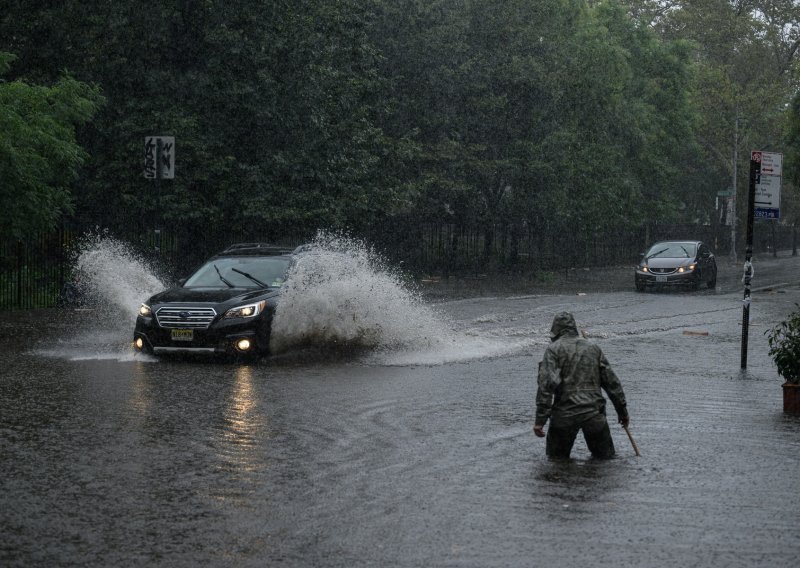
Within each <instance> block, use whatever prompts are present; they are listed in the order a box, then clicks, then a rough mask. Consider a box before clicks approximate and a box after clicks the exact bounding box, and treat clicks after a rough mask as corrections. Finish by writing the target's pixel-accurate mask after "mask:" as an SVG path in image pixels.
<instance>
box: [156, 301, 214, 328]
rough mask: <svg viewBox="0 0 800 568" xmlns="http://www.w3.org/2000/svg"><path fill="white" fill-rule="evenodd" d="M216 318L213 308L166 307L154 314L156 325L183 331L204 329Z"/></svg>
mask: <svg viewBox="0 0 800 568" xmlns="http://www.w3.org/2000/svg"><path fill="white" fill-rule="evenodd" d="M216 316H217V312H216V311H215V310H214V308H197V307H195V308H187V307H180V306H176V307H168V308H159V309H158V311H157V312H156V319H157V320H158V325H160V326H161V327H177V328H183V329H206V328H207V327H208V326H209V325H211V321H212V320H213V319H214V318H215V317H216Z"/></svg>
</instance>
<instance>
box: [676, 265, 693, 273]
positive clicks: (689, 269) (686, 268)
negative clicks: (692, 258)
mask: <svg viewBox="0 0 800 568" xmlns="http://www.w3.org/2000/svg"><path fill="white" fill-rule="evenodd" d="M696 267H697V265H696V264H690V265H688V266H681V267H680V268H678V272H691V271H692V270H694V269H695V268H696Z"/></svg>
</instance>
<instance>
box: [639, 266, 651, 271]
mask: <svg viewBox="0 0 800 568" xmlns="http://www.w3.org/2000/svg"><path fill="white" fill-rule="evenodd" d="M639 270H641V271H642V272H650V271H649V270H648V268H647V265H646V264H643V265H641V266H640V267H639Z"/></svg>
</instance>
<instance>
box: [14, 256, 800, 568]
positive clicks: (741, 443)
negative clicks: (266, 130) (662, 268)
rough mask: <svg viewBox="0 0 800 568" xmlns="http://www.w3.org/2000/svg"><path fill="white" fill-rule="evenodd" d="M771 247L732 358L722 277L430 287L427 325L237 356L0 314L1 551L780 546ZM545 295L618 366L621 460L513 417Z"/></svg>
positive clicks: (498, 562)
mask: <svg viewBox="0 0 800 568" xmlns="http://www.w3.org/2000/svg"><path fill="white" fill-rule="evenodd" d="M790 268H791V270H792V272H791V273H789V274H788V276H789V277H791V279H792V280H791V281H792V282H794V285H789V286H783V287H781V288H780V289H776V290H772V291H760V292H756V293H754V303H753V308H752V311H751V315H752V322H751V326H750V336H749V337H750V350H749V364H748V369H747V371H746V372H741V371H740V369H739V363H740V351H739V349H740V341H741V318H742V309H741V292H740V291H739V290H737V289H729V290H726V289H724V288H723V289H721V290H718V291H716V292H714V291H700V292H689V293H665V294H661V293H647V294H639V293H636V292H634V291H633V290H632V289H633V286H632V278H631V291H619V292H608V293H605V292H604V293H592V292H588V293H586V294H585V295H577V294H571V293H570V294H566V293H565V294H563V295H546V294H545V295H524V296H523V295H517V296H502V297H483V298H471V299H470V298H467V299H460V300H454V301H441V302H437V303H435V304H433V305H432V306H431V307H430V309H431V310H432V312H431V313H433V314H435V316H436V318H438V321H440V323H441V326H442V329H446V330H447V334H448V336H447V337H446V338H438V340H437V341H431V342H430V344H425V343H416V344H415V347H413V348H411V347H408V346H405V347H403V348H402V349H390V348H369V349H365V348H358V349H353V348H347V349H344V348H341V346H339V345H337V344H336V343H335V342H332V343H330V344H329V345H327V346H324V347H319V346H315V347H311V348H298V349H294V350H293V349H288V350H286V351H284V352H283V353H282V354H281V355H279V356H277V357H275V358H274V359H273V360H270V361H262V362H261V363H260V364H257V365H236V364H233V363H226V362H215V361H202V360H169V359H162V360H157V359H155V358H151V357H147V356H141V355H140V356H133V354H132V352H130V351H129V348H128V346H127V344H126V343H125V342H126V341H130V333H129V331H130V329H131V328H132V327H131V325H121V326H120V327H119V330H120V331H116V330H108V329H103V328H102V327H97V325H96V324H91V323H88V324H86V325H85V326H82V331H81V332H76V331H75V329H74V328H75V325H74V322H75V320H78V321H81V322H83V323H86V321H87V320H91V319H92V317H93V316H92V314H91V313H90V312H73V311H60V312H56V311H40V312H18V313H11V314H6V315H5V316H4V321H3V323H2V327H0V348H1V349H2V355H0V365H2V379H0V381H1V382H0V452H1V454H2V459H1V460H0V534H2V539H0V564H2V565H4V566H75V565H81V566H112V565H125V566H137V565H141V566H198V565H209V566H273V565H283V566H341V567H351V566H402V567H417V566H418V567H426V566H475V567H486V566H548V565H549V566H570V565H572V566H575V565H592V566H658V565H681V566H726V567H727V566H773V567H774V566H778V567H780V566H787V567H788V566H796V565H797V560H798V558H800V543H799V542H798V539H797V537H796V528H797V526H796V525H797V519H798V512H799V511H800V492H798V491H797V474H798V471H799V470H800V418H795V417H789V416H786V415H784V414H783V412H782V406H781V405H782V399H781V383H782V381H781V380H780V378H779V377H778V375H777V372H776V370H775V367H774V366H773V364H772V362H771V360H770V359H769V358H768V357H767V354H766V353H767V344H766V339H765V337H764V331H765V330H766V329H767V328H769V327H771V326H772V325H773V324H774V323H775V322H776V321H779V320H780V319H783V318H785V317H786V316H787V315H788V314H789V313H790V312H791V311H792V310H793V309H795V303H797V302H800V287H799V286H798V285H797V282H798V280H800V279H799V278H798V275H800V271H798V270H797V269H798V266H797V263H796V261H795V260H792V263H791V265H790ZM768 276H769V275H768V274H765V276H764V277H763V278H762V279H761V280H760V282H759V283H761V284H767V283H769V282H768V280H767V278H768ZM785 277H786V274H781V278H778V280H781V281H784V280H785ZM134 307H135V306H134ZM560 310H569V311H572V312H573V313H574V314H575V317H576V320H577V322H578V325H579V327H580V328H581V329H582V330H583V331H584V332H585V333H586V335H587V336H588V337H589V338H590V339H592V340H594V341H597V342H598V343H599V344H600V345H601V347H602V348H603V350H604V351H605V353H606V355H607V357H608V359H609V360H610V362H611V364H612V366H613V367H614V369H615V370H616V372H617V374H618V375H619V377H620V379H621V381H622V383H623V386H624V388H625V391H626V395H627V398H628V407H629V410H630V413H631V432H632V434H633V435H634V437H635V438H636V442H637V443H638V445H639V448H640V449H641V452H642V456H641V457H638V458H637V457H636V456H635V455H634V452H633V450H632V448H631V445H630V444H629V442H628V440H627V437H626V436H625V433H624V431H623V430H622V429H621V428H620V427H618V426H616V425H613V426H612V434H613V436H614V442H615V444H616V448H617V458H616V459H614V460H611V461H608V462H596V461H593V460H591V459H589V452H588V450H587V449H586V445H585V443H584V441H583V439H582V438H581V437H580V436H579V438H578V441H577V443H576V446H575V449H574V450H573V458H574V459H573V460H572V461H571V462H569V463H555V462H550V461H548V460H547V459H546V457H545V455H544V441H543V440H539V439H537V438H535V437H534V436H533V434H532V432H531V427H532V417H533V398H534V394H535V389H536V385H535V369H536V365H537V363H538V361H539V360H540V359H541V356H542V353H543V351H544V348H545V346H546V344H547V341H548V338H547V331H548V329H549V326H550V322H551V321H552V317H553V315H554V314H555V313H556V312H558V311H560ZM398 317H399V318H402V317H403V314H398ZM123 323H124V322H123ZM411 323H413V321H412V322H411ZM412 327H413V326H412ZM126 330H128V331H126ZM685 332H689V334H687V333H685ZM706 333H707V335H705V334H706ZM93 335H94V336H95V341H96V343H100V342H99V339H100V338H99V337H97V336H104V337H103V338H102V339H104V340H105V341H104V342H102V347H98V346H97V345H94V344H93V343H92V336H93ZM423 335H424V334H423ZM109 345H111V346H110V347H109ZM612 419H613V417H612Z"/></svg>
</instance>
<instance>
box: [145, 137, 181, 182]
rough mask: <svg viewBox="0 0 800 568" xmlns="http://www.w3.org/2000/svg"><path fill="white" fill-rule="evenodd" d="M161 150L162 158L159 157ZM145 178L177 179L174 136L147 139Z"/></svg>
mask: <svg viewBox="0 0 800 568" xmlns="http://www.w3.org/2000/svg"><path fill="white" fill-rule="evenodd" d="M159 149H160V150H161V154H160V156H159V155H158V151H159ZM159 172H160V174H161V175H159ZM144 177H145V178H147V179H175V137H174V136H146V137H145V139H144Z"/></svg>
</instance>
